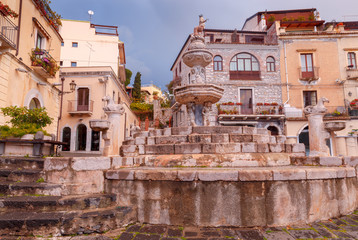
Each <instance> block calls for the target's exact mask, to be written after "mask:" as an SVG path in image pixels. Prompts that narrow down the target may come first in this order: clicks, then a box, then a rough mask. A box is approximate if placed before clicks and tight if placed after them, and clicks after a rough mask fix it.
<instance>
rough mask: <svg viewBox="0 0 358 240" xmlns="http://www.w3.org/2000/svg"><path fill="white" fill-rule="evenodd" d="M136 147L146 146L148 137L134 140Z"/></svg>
mask: <svg viewBox="0 0 358 240" xmlns="http://www.w3.org/2000/svg"><path fill="white" fill-rule="evenodd" d="M134 142H135V144H136V145H146V144H147V138H146V137H137V138H136V139H135V140H134Z"/></svg>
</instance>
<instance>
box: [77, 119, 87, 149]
mask: <svg viewBox="0 0 358 240" xmlns="http://www.w3.org/2000/svg"><path fill="white" fill-rule="evenodd" d="M86 142H87V127H86V125H84V124H80V125H78V127H77V148H76V150H77V151H86Z"/></svg>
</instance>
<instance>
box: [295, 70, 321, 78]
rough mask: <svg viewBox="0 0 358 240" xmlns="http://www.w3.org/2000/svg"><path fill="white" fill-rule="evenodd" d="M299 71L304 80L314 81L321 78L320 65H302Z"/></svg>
mask: <svg viewBox="0 0 358 240" xmlns="http://www.w3.org/2000/svg"><path fill="white" fill-rule="evenodd" d="M298 71H299V73H300V80H302V81H313V80H317V79H318V78H319V67H300V68H298Z"/></svg>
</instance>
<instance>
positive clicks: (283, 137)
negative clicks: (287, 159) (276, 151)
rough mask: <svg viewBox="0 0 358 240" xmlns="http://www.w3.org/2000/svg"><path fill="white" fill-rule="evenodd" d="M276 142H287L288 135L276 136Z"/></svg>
mask: <svg viewBox="0 0 358 240" xmlns="http://www.w3.org/2000/svg"><path fill="white" fill-rule="evenodd" d="M276 142H277V143H285V142H286V136H284V135H279V136H276Z"/></svg>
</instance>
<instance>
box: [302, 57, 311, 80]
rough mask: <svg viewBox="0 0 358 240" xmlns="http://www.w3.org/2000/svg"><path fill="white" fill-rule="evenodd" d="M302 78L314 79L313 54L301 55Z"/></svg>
mask: <svg viewBox="0 0 358 240" xmlns="http://www.w3.org/2000/svg"><path fill="white" fill-rule="evenodd" d="M301 71H302V78H313V77H314V72H313V57H312V53H304V54H301Z"/></svg>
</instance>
